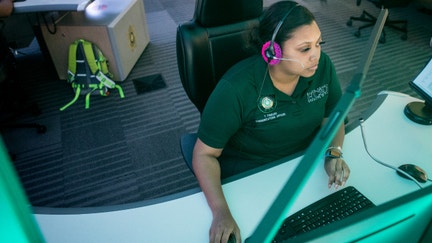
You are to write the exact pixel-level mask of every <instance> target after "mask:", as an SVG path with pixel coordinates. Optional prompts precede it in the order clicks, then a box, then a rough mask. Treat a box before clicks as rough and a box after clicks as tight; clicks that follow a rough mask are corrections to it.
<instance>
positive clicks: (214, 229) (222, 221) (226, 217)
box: [210, 210, 241, 243]
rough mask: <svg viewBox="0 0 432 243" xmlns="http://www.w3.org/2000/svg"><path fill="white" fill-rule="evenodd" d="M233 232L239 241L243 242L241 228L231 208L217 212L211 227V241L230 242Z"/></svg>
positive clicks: (216, 242)
mask: <svg viewBox="0 0 432 243" xmlns="http://www.w3.org/2000/svg"><path fill="white" fill-rule="evenodd" d="M231 234H234V236H235V239H236V242H237V243H240V242H241V238H240V229H239V227H238V226H237V223H236V222H235V220H234V218H233V217H232V215H231V213H230V212H229V210H221V211H219V212H216V213H215V214H214V215H213V221H212V225H211V227H210V243H219V242H223V243H225V242H228V239H229V237H230V235H231Z"/></svg>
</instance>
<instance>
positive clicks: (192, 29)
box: [176, 0, 263, 171]
mask: <svg viewBox="0 0 432 243" xmlns="http://www.w3.org/2000/svg"><path fill="white" fill-rule="evenodd" d="M262 11H263V0H237V1H233V0H197V1H196V3H195V12H194V16H193V18H192V20H190V21H188V22H186V23H183V24H180V25H179V26H178V28H177V39H176V42H177V43H176V44H177V64H178V69H179V73H180V79H181V82H182V84H183V88H184V90H185V91H186V94H187V95H188V97H189V99H190V100H191V101H192V103H193V104H194V105H195V106H196V108H197V109H198V111H199V112H200V113H202V111H203V110H204V106H205V104H206V102H207V99H208V97H209V96H210V94H211V92H212V91H213V89H214V87H215V86H216V84H217V82H218V81H219V79H220V78H221V77H222V75H223V74H224V73H225V72H226V71H227V70H228V69H229V68H230V67H231V66H233V65H234V64H235V63H237V62H238V61H240V60H242V59H244V58H247V57H249V56H251V55H252V54H254V52H253V51H251V50H249V49H248V48H246V47H247V38H248V34H249V30H250V28H251V27H252V26H256V25H258V23H259V17H260V16H261V13H262ZM195 141H196V134H185V135H183V136H182V138H181V141H180V144H181V149H182V153H183V156H184V158H185V161H186V163H187V165H188V166H189V168H190V169H191V171H193V170H192V150H193V146H194V144H195Z"/></svg>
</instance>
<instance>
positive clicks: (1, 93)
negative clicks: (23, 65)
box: [0, 20, 47, 160]
mask: <svg viewBox="0 0 432 243" xmlns="http://www.w3.org/2000/svg"><path fill="white" fill-rule="evenodd" d="M3 26H4V22H3V20H0V132H3V131H4V130H7V129H16V128H33V129H35V130H36V131H37V132H38V133H45V132H46V130H47V128H46V127H45V126H44V125H41V124H39V123H20V122H17V119H18V118H19V117H21V116H23V115H26V114H29V115H32V116H37V115H39V114H40V113H41V111H40V109H39V107H38V105H37V104H36V103H33V102H29V101H28V96H27V95H26V93H25V90H26V89H25V87H24V85H23V84H22V82H20V78H19V70H17V66H16V59H15V56H14V54H13V50H12V49H11V48H10V47H9V45H8V42H7V41H6V38H5V37H4V35H3ZM11 157H12V160H14V156H13V155H11Z"/></svg>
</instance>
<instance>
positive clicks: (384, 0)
mask: <svg viewBox="0 0 432 243" xmlns="http://www.w3.org/2000/svg"><path fill="white" fill-rule="evenodd" d="M368 1H370V2H372V3H373V4H374V5H375V6H376V7H377V8H380V9H381V8H387V9H391V8H405V7H407V6H408V5H410V3H411V2H412V0H368ZM360 4H361V0H357V6H359V5H360ZM376 20H377V18H376V17H375V16H373V15H372V14H370V13H368V12H367V11H365V10H363V13H362V14H361V15H360V17H353V16H351V17H350V19H349V20H348V22H347V25H348V26H352V25H353V21H360V22H366V23H367V24H365V25H363V26H360V27H359V28H358V29H357V31H356V32H355V33H354V35H355V36H357V37H360V36H361V30H362V29H364V28H368V27H372V26H374V25H375V22H376ZM407 25H408V21H407V20H390V15H389V18H387V21H386V23H385V27H389V28H392V29H395V30H397V31H401V32H402V36H401V39H402V40H406V39H407V38H408V28H407ZM385 42H386V33H385V30H383V32H382V35H381V38H380V43H385Z"/></svg>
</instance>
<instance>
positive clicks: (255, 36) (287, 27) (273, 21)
mask: <svg viewBox="0 0 432 243" xmlns="http://www.w3.org/2000/svg"><path fill="white" fill-rule="evenodd" d="M291 10H292V11H291ZM288 11H291V12H290V13H289V15H288V16H287V17H286V18H285V20H284V21H283V24H282V25H281V27H280V29H279V31H278V33H277V35H276V37H275V40H274V41H275V42H276V43H278V44H280V45H282V43H283V42H285V41H286V40H288V39H290V38H291V37H292V33H293V32H294V31H295V30H296V29H297V28H298V27H300V26H303V25H309V24H311V23H312V22H313V21H315V17H314V16H313V14H312V13H311V12H310V11H309V10H308V9H307V8H305V7H303V6H301V5H298V4H297V3H296V2H293V1H280V2H276V3H274V4H273V5H271V6H270V7H269V8H268V9H266V10H265V11H264V13H263V15H262V17H261V19H260V24H259V26H258V27H256V28H255V29H253V30H252V33H251V40H250V41H251V43H250V44H251V45H252V46H255V48H257V50H258V51H260V50H261V47H262V45H263V44H264V43H266V42H267V41H270V40H271V39H272V36H273V32H274V31H275V29H276V26H277V25H278V24H279V22H280V21H281V20H282V19H283V18H284V16H285V14H286V13H288Z"/></svg>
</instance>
